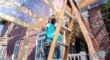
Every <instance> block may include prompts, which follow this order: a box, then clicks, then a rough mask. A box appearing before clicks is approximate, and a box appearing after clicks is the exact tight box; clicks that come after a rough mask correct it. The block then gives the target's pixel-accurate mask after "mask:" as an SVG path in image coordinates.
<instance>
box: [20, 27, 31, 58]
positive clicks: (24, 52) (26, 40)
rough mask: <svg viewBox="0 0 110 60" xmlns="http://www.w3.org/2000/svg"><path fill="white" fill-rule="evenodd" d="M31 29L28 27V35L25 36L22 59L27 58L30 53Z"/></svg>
mask: <svg viewBox="0 0 110 60" xmlns="http://www.w3.org/2000/svg"><path fill="white" fill-rule="evenodd" d="M28 38H29V30H28V29H27V31H26V35H25V36H24V46H23V53H22V60H27V55H28V43H29V39H28Z"/></svg>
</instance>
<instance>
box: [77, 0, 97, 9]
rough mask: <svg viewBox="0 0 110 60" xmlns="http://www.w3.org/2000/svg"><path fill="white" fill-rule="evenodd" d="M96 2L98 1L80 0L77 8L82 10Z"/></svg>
mask: <svg viewBox="0 0 110 60" xmlns="http://www.w3.org/2000/svg"><path fill="white" fill-rule="evenodd" d="M97 1H98V0H80V3H79V4H78V8H79V9H82V8H84V7H87V6H89V5H91V4H93V3H95V2H97Z"/></svg>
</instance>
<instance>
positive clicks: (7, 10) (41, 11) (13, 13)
mask: <svg viewBox="0 0 110 60" xmlns="http://www.w3.org/2000/svg"><path fill="white" fill-rule="evenodd" d="M6 1H7V0H3V1H2V0H1V1H0V14H4V15H8V16H10V17H13V18H17V19H18V20H21V21H22V22H25V23H29V24H31V23H34V22H35V21H37V20H36V19H35V18H33V17H30V16H29V15H28V14H25V13H24V12H22V11H20V10H18V9H17V8H16V7H13V6H7V5H6V6H5V5H4V6H3V3H7V2H6ZM8 1H10V2H11V1H12V0H8ZM12 2H13V1H12ZM14 2H15V3H17V4H20V5H21V6H23V7H25V8H27V9H28V10H30V11H32V12H33V13H35V14H36V15H38V16H41V17H48V16H49V14H50V8H49V6H48V5H47V4H45V3H44V1H43V0H16V1H14ZM1 5H2V6H1ZM13 5H14V4H13ZM0 17H1V16H0ZM9 20H10V19H9Z"/></svg>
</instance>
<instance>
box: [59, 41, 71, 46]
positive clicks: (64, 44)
mask: <svg viewBox="0 0 110 60" xmlns="http://www.w3.org/2000/svg"><path fill="white" fill-rule="evenodd" d="M57 43H58V44H60V45H61V46H69V45H68V44H66V43H62V42H57Z"/></svg>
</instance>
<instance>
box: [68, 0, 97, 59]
mask: <svg viewBox="0 0 110 60" xmlns="http://www.w3.org/2000/svg"><path fill="white" fill-rule="evenodd" d="M70 3H71V5H72V8H73V9H74V13H75V15H76V19H77V21H78V24H79V26H80V29H81V31H82V33H83V35H84V38H85V40H86V43H87V45H88V49H89V53H90V55H91V57H92V58H93V60H99V59H98V58H97V57H95V56H94V54H95V53H96V51H95V49H94V46H93V44H92V41H91V38H90V36H89V35H88V31H87V29H86V27H85V25H84V24H83V21H82V19H81V16H80V13H79V12H78V10H77V8H76V7H75V5H74V4H73V3H72V0H70Z"/></svg>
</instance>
